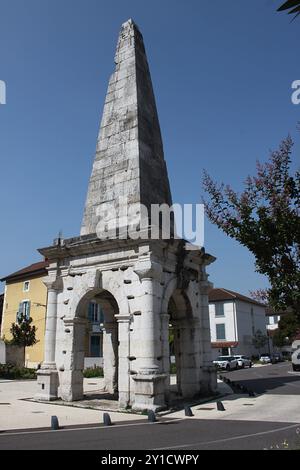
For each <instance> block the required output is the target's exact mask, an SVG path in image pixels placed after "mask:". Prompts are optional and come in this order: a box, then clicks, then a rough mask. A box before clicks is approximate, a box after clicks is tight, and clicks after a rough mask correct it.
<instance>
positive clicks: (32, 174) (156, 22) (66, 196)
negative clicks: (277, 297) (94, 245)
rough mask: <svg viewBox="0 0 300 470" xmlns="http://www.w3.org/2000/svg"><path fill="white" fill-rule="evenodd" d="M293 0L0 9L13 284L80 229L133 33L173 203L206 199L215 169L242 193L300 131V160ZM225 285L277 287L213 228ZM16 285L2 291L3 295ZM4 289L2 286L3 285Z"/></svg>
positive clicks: (6, 258)
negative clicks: (107, 105)
mask: <svg viewBox="0 0 300 470" xmlns="http://www.w3.org/2000/svg"><path fill="white" fill-rule="evenodd" d="M281 3H282V0H252V1H251V2H249V1H241V0H228V1H226V2H225V1H224V0H215V1H213V2H207V1H204V0H188V1H187V0H185V1H183V0H182V1H178V0H177V1H174V0H164V1H161V0H160V1H157V0H152V1H151V2H145V1H140V0H132V1H130V0H111V1H110V2H108V1H104V0H27V1H26V2H25V1H23V0H0V6H1V27H0V44H1V52H0V80H4V81H5V82H6V85H7V104H6V105H5V106H0V156H1V185H0V196H1V199H0V200H1V220H2V223H1V232H0V242H1V243H0V276H4V275H6V274H9V273H11V272H13V271H15V270H17V269H19V268H22V267H23V266H26V265H27V264H30V263H31V262H35V261H37V260H39V254H38V253H37V251H36V248H38V247H42V246H47V245H49V244H51V243H52V240H53V238H55V237H56V235H57V233H58V232H59V231H60V230H62V231H63V234H64V236H65V237H68V236H76V235H78V234H79V230H80V224H81V218H82V212H83V206H84V202H85V197H86V191H87V184H88V179H89V175H90V171H91V166H92V161H93V155H94V151H95V146H96V138H97V133H98V127H99V122H100V117H101V113H102V108H103V102H104V98H105V93H106V88H107V82H108V78H109V76H110V74H111V73H112V71H113V68H114V62H113V58H114V53H115V47H116V41H117V36H118V33H119V29H120V25H121V24H122V23H123V22H124V21H126V20H127V19H128V18H130V17H132V18H133V19H134V20H135V21H136V23H137V24H138V25H139V27H140V29H141V31H142V33H143V36H144V40H145V44H146V49H147V54H148V60H149V63H150V68H151V73H152V79H153V83H154V88H155V94H156V99H157V105H158V111H159V116H160V123H161V128H162V133H163V140H164V146H165V158H166V160H167V164H168V170H169V177H170V181H171V188H172V193H173V200H174V201H175V202H177V203H196V202H199V201H200V197H201V194H202V193H203V189H202V187H201V174H202V170H203V169H204V168H205V169H207V170H208V172H209V173H210V174H211V175H212V176H214V178H215V179H216V180H219V181H224V182H226V183H230V184H231V185H232V186H233V187H234V188H235V189H237V190H239V189H241V188H242V182H243V180H244V179H245V178H246V176H247V175H248V174H253V173H254V172H255V163H256V160H257V159H259V160H261V161H264V160H265V159H266V158H267V157H268V154H269V151H270V149H275V148H276V147H277V146H278V144H279V142H280V141H281V139H283V138H284V137H286V136H287V134H288V133H290V134H291V135H292V137H293V138H294V139H295V143H296V145H295V152H294V156H293V158H294V165H296V163H297V161H298V163H299V147H300V133H297V132H296V125H297V121H299V120H300V106H295V105H293V104H292V102H291V94H292V90H291V83H292V82H293V81H294V80H297V79H298V80H299V79H300V66H299V60H298V55H297V45H298V43H299V34H300V20H298V21H295V22H293V23H291V22H290V17H288V16H287V15H285V14H279V13H276V8H277V7H278V6H279V4H281ZM206 249H207V251H209V252H210V253H212V254H213V255H215V256H216V257H217V258H218V260H217V262H216V263H215V264H214V265H213V266H211V267H210V268H209V273H210V280H211V281H212V282H214V283H215V285H216V286H219V287H220V286H222V287H227V288H229V289H232V290H237V291H239V292H241V293H244V294H247V293H248V292H249V290H253V289H256V288H260V287H264V286H266V280H265V279H264V278H263V277H262V276H259V275H258V274H256V273H255V269H254V260H253V258H252V257H251V256H250V255H249V253H248V252H247V250H246V249H245V248H243V247H240V246H239V245H238V244H236V243H235V242H234V241H232V240H230V239H228V238H227V237H226V236H225V235H224V234H223V233H222V232H220V231H219V230H218V229H216V228H215V227H212V226H211V225H210V224H209V223H207V224H206ZM2 288H3V286H2ZM0 289H1V287H0Z"/></svg>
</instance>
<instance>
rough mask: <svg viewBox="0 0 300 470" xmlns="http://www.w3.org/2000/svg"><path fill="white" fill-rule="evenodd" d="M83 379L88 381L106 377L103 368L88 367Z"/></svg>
mask: <svg viewBox="0 0 300 470" xmlns="http://www.w3.org/2000/svg"><path fill="white" fill-rule="evenodd" d="M83 377H85V378H87V379H91V378H96V377H104V374H103V369H102V367H88V368H87V369H85V370H84V371H83Z"/></svg>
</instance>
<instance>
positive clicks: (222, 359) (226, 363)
mask: <svg viewBox="0 0 300 470" xmlns="http://www.w3.org/2000/svg"><path fill="white" fill-rule="evenodd" d="M213 363H214V364H215V365H216V366H217V367H218V369H225V370H234V369H238V367H239V365H238V361H237V359H236V358H235V357H234V356H219V357H218V358H217V359H216V360H215V361H213Z"/></svg>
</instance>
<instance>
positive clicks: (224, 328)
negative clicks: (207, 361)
mask: <svg viewBox="0 0 300 470" xmlns="http://www.w3.org/2000/svg"><path fill="white" fill-rule="evenodd" d="M209 315H210V330H211V341H212V348H213V358H216V357H217V356H219V355H228V354H229V355H231V354H232V355H234V354H243V355H246V356H253V355H259V353H260V352H265V351H266V352H269V344H267V345H266V346H265V348H264V350H261V351H258V350H257V349H256V348H255V347H254V346H253V344H252V340H253V336H254V335H255V333H256V332H257V331H258V330H260V331H261V332H262V333H263V334H264V335H265V336H267V328H266V306H265V305H264V304H261V303H259V302H257V301H255V300H253V299H251V298H250V297H246V296H244V295H241V294H239V293H237V292H234V291H231V290H228V289H223V288H218V289H212V290H211V291H210V292H209Z"/></svg>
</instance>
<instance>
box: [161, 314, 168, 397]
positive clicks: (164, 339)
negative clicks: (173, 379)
mask: <svg viewBox="0 0 300 470" xmlns="http://www.w3.org/2000/svg"><path fill="white" fill-rule="evenodd" d="M160 318H161V343H162V344H161V346H162V372H163V373H164V374H165V375H166V376H167V379H166V382H165V400H166V402H167V403H168V402H169V395H170V344H169V324H170V315H169V314H167V313H162V314H161V316H160Z"/></svg>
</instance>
